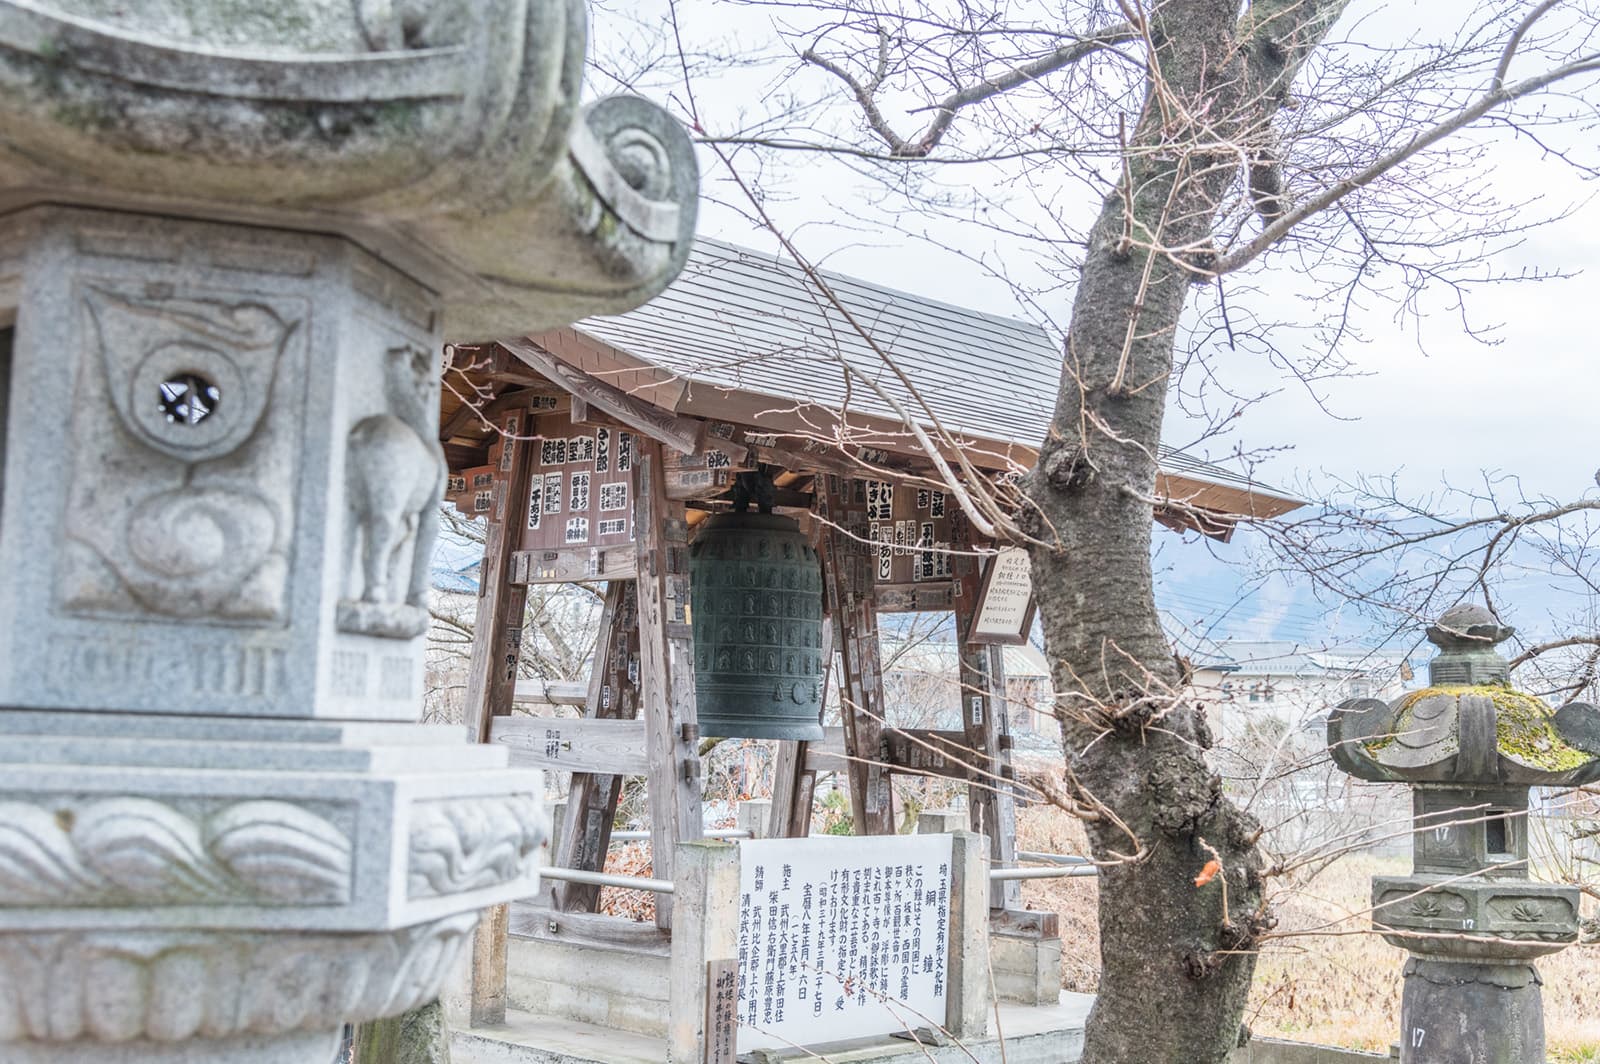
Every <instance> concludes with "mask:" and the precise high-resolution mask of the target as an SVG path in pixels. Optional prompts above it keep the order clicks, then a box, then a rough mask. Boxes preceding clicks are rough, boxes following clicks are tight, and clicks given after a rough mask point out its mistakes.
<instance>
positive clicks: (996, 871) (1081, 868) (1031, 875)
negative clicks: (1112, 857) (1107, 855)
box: [989, 864, 1100, 881]
mask: <svg viewBox="0 0 1600 1064" xmlns="http://www.w3.org/2000/svg"><path fill="white" fill-rule="evenodd" d="M1099 874H1100V869H1098V868H1096V867H1095V866H1094V865H1090V864H1076V865H1056V866H1055V867H1054V868H991V869H989V878H990V879H991V880H995V881H998V880H1006V879H1068V878H1078V877H1082V876H1097V875H1099Z"/></svg>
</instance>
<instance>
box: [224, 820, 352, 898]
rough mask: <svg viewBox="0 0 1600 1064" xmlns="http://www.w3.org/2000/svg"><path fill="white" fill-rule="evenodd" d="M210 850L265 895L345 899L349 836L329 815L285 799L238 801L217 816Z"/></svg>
mask: <svg viewBox="0 0 1600 1064" xmlns="http://www.w3.org/2000/svg"><path fill="white" fill-rule="evenodd" d="M208 828H209V830H210V835H211V838H210V843H209V846H208V849H209V850H210V852H211V853H212V855H213V856H215V857H216V858H217V860H218V861H220V862H221V863H222V864H223V865H224V866H225V867H226V868H227V869H228V870H229V871H231V872H232V873H233V874H234V875H235V876H236V877H238V878H239V879H240V880H241V881H243V882H245V883H248V884H249V885H250V886H252V887H254V888H255V889H256V890H257V891H259V892H261V893H262V894H265V895H268V896H269V897H273V898H278V899H280V900H283V901H291V902H330V903H337V902H342V901H344V900H345V899H346V898H347V897H348V896H349V893H350V840H349V839H347V838H345V837H344V835H343V833H341V832H340V831H339V829H338V828H336V827H334V826H333V825H332V824H330V823H328V822H327V821H326V820H324V819H322V818H321V817H319V816H316V815H315V814H312V813H308V812H306V811H305V810H304V809H301V808H300V807H299V806H294V805H289V804H288V803H287V802H269V801H262V802H240V803H239V804H238V805H232V806H229V807H228V808H226V809H224V810H222V812H220V813H218V814H217V815H216V816H213V817H212V818H211V820H210V823H209V825H208Z"/></svg>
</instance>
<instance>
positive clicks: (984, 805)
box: [955, 555, 1031, 909]
mask: <svg viewBox="0 0 1600 1064" xmlns="http://www.w3.org/2000/svg"><path fill="white" fill-rule="evenodd" d="M998 558H999V555H993V556H991V557H990V558H989V562H988V565H987V566H986V571H985V572H984V574H983V586H984V587H987V586H988V584H989V579H990V577H991V575H992V571H993V568H994V566H995V564H996V561H997V559H998ZM963 579H964V580H965V581H966V583H965V585H964V586H963V588H962V594H960V595H958V596H957V597H956V600H955V602H956V608H955V621H956V633H957V638H959V639H960V640H961V653H960V658H961V669H960V684H961V687H960V698H961V729H962V731H963V732H964V733H965V734H966V745H967V747H968V749H969V750H970V751H971V753H970V754H968V755H967V756H968V757H969V758H971V760H972V762H973V764H974V766H975V767H976V768H978V769H979V770H981V771H980V773H979V774H977V776H976V778H975V779H973V781H972V782H971V783H970V784H969V785H968V787H967V808H968V810H969V811H970V815H971V825H972V830H973V831H976V832H978V833H980V834H982V835H987V836H988V837H989V857H990V859H991V860H992V861H993V862H994V863H995V864H996V865H1000V866H1009V865H1011V864H1015V863H1016V857H1017V806H1016V799H1015V797H1014V796H1013V794H1012V789H1011V783H1010V779H1009V777H1010V776H1011V771H1012V770H1011V764H1010V760H1011V759H1010V750H1009V746H1010V738H1011V736H1010V723H1009V719H1008V717H1007V707H1006V675H1005V656H1004V649H1003V647H1001V646H1000V645H999V644H997V643H986V644H979V643H974V642H972V641H971V640H970V639H969V635H970V633H971V632H972V629H973V622H974V619H975V618H976V617H977V614H978V610H979V609H980V608H981V604H982V601H983V596H982V595H980V594H977V593H976V584H977V581H976V580H975V579H974V577H973V576H972V575H970V574H969V575H968V576H966V577H964V578H963ZM1029 615H1030V616H1031V606H1030V607H1029ZM1021 902H1022V885H1021V884H1020V883H1019V882H1017V881H1016V880H1003V881H1001V882H998V883H992V884H990V888H989V904H990V906H991V907H993V908H996V909H1005V908H1008V907H1018V906H1020V905H1021Z"/></svg>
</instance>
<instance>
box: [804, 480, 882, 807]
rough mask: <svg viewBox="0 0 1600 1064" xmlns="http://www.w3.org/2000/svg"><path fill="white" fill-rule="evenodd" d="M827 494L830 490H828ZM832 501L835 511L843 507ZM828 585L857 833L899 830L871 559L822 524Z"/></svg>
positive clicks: (853, 541)
mask: <svg viewBox="0 0 1600 1064" xmlns="http://www.w3.org/2000/svg"><path fill="white" fill-rule="evenodd" d="M825 495H826V493H825ZM836 501H837V500H829V502H830V507H831V509H832V511H833V512H835V513H838V512H842V511H841V510H840V508H839V507H838V506H837V505H835V503H836ZM819 524H821V533H820V537H819V542H820V546H821V550H820V553H821V554H822V577H823V586H824V588H825V589H826V591H827V595H828V606H829V608H830V610H831V611H832V612H831V616H832V619H833V629H834V632H835V633H836V638H837V640H838V644H839V651H840V658H839V660H840V670H839V691H840V704H841V705H842V707H843V716H844V731H845V745H846V749H847V752H848V753H849V755H850V758H851V760H850V761H849V762H848V766H849V776H850V815H851V819H852V820H853V821H854V824H855V830H856V834H857V835H892V834H894V809H893V799H892V792H891V790H890V785H889V772H888V770H887V769H886V768H885V767H884V765H883V764H882V763H881V762H882V757H883V750H882V739H883V723H882V722H883V670H882V666H881V663H880V661H879V656H878V612H877V607H876V606H875V605H874V604H873V595H872V584H873V577H874V575H875V570H874V566H873V565H872V559H871V558H870V557H869V556H868V555H867V553H866V549H865V546H864V545H863V544H862V543H861V542H859V541H858V540H856V539H854V538H851V537H847V536H844V535H841V534H840V533H839V531H838V530H837V529H835V528H834V527H833V526H832V525H831V524H826V523H820V522H819Z"/></svg>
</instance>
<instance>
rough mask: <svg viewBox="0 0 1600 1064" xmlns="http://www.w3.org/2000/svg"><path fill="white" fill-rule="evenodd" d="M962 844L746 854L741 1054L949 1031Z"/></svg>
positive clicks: (763, 848)
mask: <svg viewBox="0 0 1600 1064" xmlns="http://www.w3.org/2000/svg"><path fill="white" fill-rule="evenodd" d="M950 854H951V848H950V836H948V835H906V836H894V837H889V838H882V837H877V838H830V837H827V836H821V837H812V838H809V839H803V840H802V839H762V840H755V841H747V842H744V843H742V844H741V846H740V877H739V878H740V883H739V1051H740V1052H746V1051H749V1050H752V1049H761V1048H791V1047H793V1046H795V1045H817V1044H820V1043H823V1042H836V1041H841V1040H843V1039H848V1038H860V1037H863V1036H867V1035H875V1034H887V1033H890V1032H893V1031H904V1030H907V1029H914V1028H918V1027H928V1026H932V1025H934V1024H942V1023H943V1022H944V1017H945V976H946V972H947V970H948V967H949V958H948V954H949V941H950Z"/></svg>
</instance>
